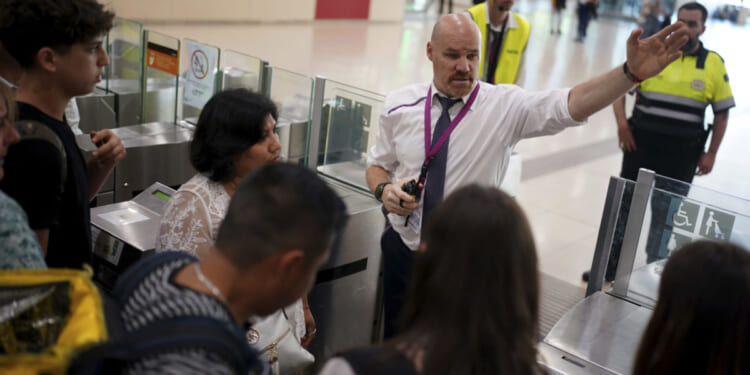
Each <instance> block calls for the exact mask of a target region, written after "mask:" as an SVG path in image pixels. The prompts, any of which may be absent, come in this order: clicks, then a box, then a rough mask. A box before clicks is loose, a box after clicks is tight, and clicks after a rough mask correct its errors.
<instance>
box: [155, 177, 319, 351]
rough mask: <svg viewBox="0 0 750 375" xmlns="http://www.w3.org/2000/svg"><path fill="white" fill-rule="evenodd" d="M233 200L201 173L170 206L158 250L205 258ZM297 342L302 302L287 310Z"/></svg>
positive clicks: (301, 324) (301, 331) (302, 322)
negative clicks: (181, 252) (182, 252)
mask: <svg viewBox="0 0 750 375" xmlns="http://www.w3.org/2000/svg"><path fill="white" fill-rule="evenodd" d="M230 199H231V197H230V196H229V194H227V191H226V190H225V189H224V186H222V185H221V184H220V183H218V182H214V181H211V179H209V178H208V177H206V176H204V175H202V174H200V173H198V174H196V175H195V176H193V177H192V178H191V179H190V180H188V181H187V182H186V183H184V184H182V186H180V189H179V190H177V192H176V193H174V195H173V196H172V198H171V199H170V200H169V203H167V208H166V210H165V211H164V215H163V216H162V217H161V223H160V224H159V236H158V237H157V239H156V251H165V250H181V251H185V252H188V253H190V254H193V255H195V256H196V257H198V258H201V257H203V256H204V255H205V254H206V253H208V251H209V250H210V249H211V246H213V244H214V242H216V235H217V234H218V231H219V225H221V222H222V221H223V220H224V216H225V215H226V212H227V209H228V208H229V201H230ZM285 311H286V313H287V317H288V318H289V323H290V324H291V326H292V327H294V332H295V334H296V336H297V339H300V338H302V337H303V336H304V335H305V332H306V328H305V314H304V311H303V309H302V300H301V299H300V300H297V301H296V302H295V303H294V304H292V305H291V306H289V307H287V308H286V309H285Z"/></svg>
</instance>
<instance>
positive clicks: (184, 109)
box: [177, 39, 221, 124]
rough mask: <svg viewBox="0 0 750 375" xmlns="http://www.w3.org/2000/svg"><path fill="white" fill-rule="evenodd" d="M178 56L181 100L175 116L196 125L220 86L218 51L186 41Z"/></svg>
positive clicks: (192, 41)
mask: <svg viewBox="0 0 750 375" xmlns="http://www.w3.org/2000/svg"><path fill="white" fill-rule="evenodd" d="M182 45H183V47H182V48H183V49H184V51H183V52H184V53H183V54H182V56H181V67H182V73H181V79H180V82H181V83H182V95H181V98H182V101H181V102H180V105H179V106H178V109H177V112H178V117H179V118H181V119H183V120H185V121H187V122H188V123H191V124H197V123H198V116H199V115H200V113H201V110H202V109H203V106H204V105H206V102H208V100H209V99H211V97H212V96H213V95H214V94H215V93H216V91H217V90H218V87H219V59H220V57H221V56H220V51H219V48H218V47H214V46H211V45H208V44H205V43H200V42H196V41H194V40H190V39H185V40H183V42H182Z"/></svg>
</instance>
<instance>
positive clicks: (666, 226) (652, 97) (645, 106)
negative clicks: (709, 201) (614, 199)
mask: <svg viewBox="0 0 750 375" xmlns="http://www.w3.org/2000/svg"><path fill="white" fill-rule="evenodd" d="M707 16H708V11H707V10H706V8H705V7H704V6H703V5H701V4H698V3H696V2H691V3H686V4H683V5H682V6H681V7H680V8H679V11H678V13H677V19H678V20H679V21H680V22H682V23H684V24H685V25H687V27H688V36H689V40H688V42H687V43H685V45H684V46H683V47H682V57H681V58H680V59H677V60H675V61H674V62H672V63H671V64H669V65H668V66H667V67H666V68H665V69H664V70H663V71H661V73H659V74H657V75H655V76H654V77H652V78H649V79H645V80H643V81H642V82H639V83H638V85H637V86H636V101H635V107H634V108H633V114H632V116H631V117H630V119H627V118H626V117H625V97H624V96H623V97H621V98H620V99H618V100H616V101H615V102H614V104H613V109H614V113H615V119H616V121H617V136H618V138H619V146H620V148H621V149H622V151H623V159H622V170H621V171H620V177H623V178H627V179H629V180H635V179H637V177H638V170H639V169H640V168H647V169H650V170H652V171H654V172H656V173H657V174H660V175H662V176H667V177H670V178H672V179H675V180H679V181H683V182H687V183H690V182H692V181H693V176H695V175H696V174H697V175H705V174H708V173H710V172H711V170H712V169H713V166H714V161H715V160H716V153H717V152H718V151H719V145H720V144H721V141H722V138H724V132H725V131H726V128H727V122H728V120H729V109H730V108H732V107H734V106H735V102H734V96H733V95H732V89H731V87H730V85H729V76H728V75H727V70H726V68H725V67H724V60H723V59H722V58H721V56H719V54H717V53H716V52H713V51H709V50H707V49H706V48H704V47H703V43H701V42H700V40H699V38H700V36H701V35H702V34H703V32H704V31H705V30H706V26H705V22H706V18H707ZM639 81H640V80H639ZM709 104H710V105H711V107H712V109H713V112H714V121H713V135H712V136H711V141H710V143H709V146H708V150H705V144H706V140H707V138H708V134H709V132H710V129H709V130H706V129H704V122H705V118H704V117H705V112H706V107H707V106H708V105H709ZM655 187H656V188H658V189H661V190H663V191H669V192H670V193H672V194H674V195H678V196H685V195H687V193H688V190H689V188H690V185H687V184H682V183H672V182H669V180H666V179H657V180H656V186H655ZM624 204H625V203H624ZM626 204H628V205H629V202H627V203H626ZM672 205H673V206H675V207H679V204H677V203H674V202H671V199H665V197H664V194H661V195H659V196H654V199H652V201H651V228H650V230H649V235H648V241H647V243H646V254H647V262H649V263H650V262H654V261H656V260H659V259H663V258H665V257H666V256H667V255H668V253H669V250H668V247H669V246H668V242H669V237H670V234H671V232H672V220H671V218H670V219H669V220H668V218H667V216H669V215H668V213H669V212H670V206H672ZM617 230H618V231H624V227H622V228H620V227H619V226H618V229H617ZM616 237H618V238H619V241H618V242H616V243H613V245H612V246H613V249H614V250H613V253H614V252H617V253H619V249H620V245H621V244H620V243H619V242H621V241H622V238H621V237H620V236H616ZM613 256H614V258H617V254H613ZM615 268H616V264H615V263H613V261H610V266H609V269H608V270H607V275H606V278H607V279H608V280H613V279H614V277H615Z"/></svg>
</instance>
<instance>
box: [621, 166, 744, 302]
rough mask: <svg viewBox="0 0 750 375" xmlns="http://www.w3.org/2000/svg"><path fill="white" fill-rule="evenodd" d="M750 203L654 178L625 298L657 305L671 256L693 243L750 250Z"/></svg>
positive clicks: (691, 186) (697, 187)
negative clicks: (719, 243)
mask: <svg viewBox="0 0 750 375" xmlns="http://www.w3.org/2000/svg"><path fill="white" fill-rule="evenodd" d="M749 215H750V201H748V200H745V199H742V198H739V197H735V196H731V195H728V194H724V193H721V192H718V191H714V190H710V189H707V188H703V187H700V186H695V185H691V184H687V183H684V182H681V181H677V180H673V179H670V178H667V177H663V176H659V175H656V176H655V178H654V188H653V189H652V190H651V192H650V195H649V199H648V204H647V207H646V213H645V215H644V218H643V222H642V224H641V229H640V231H641V232H640V236H639V239H638V245H637V248H636V256H635V260H634V263H633V267H632V272H631V273H630V276H629V279H628V280H627V281H625V280H619V279H618V280H616V281H615V283H619V282H627V283H628V285H627V296H626V297H627V298H628V299H631V300H633V301H635V302H636V303H638V304H641V305H643V306H649V307H652V308H653V307H654V306H655V305H656V300H657V295H658V289H659V281H660V279H661V272H662V270H663V268H664V264H665V263H666V261H667V259H668V258H669V255H670V254H671V253H672V252H673V251H674V250H676V249H678V248H680V247H681V246H683V245H685V244H688V243H690V242H693V241H696V240H715V241H730V242H733V243H736V244H739V245H741V246H744V247H746V248H750V216H749Z"/></svg>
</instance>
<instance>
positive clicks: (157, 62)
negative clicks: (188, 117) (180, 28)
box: [141, 30, 180, 123]
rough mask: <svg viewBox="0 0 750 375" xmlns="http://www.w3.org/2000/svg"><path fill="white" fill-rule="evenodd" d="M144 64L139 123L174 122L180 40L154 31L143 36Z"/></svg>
mask: <svg viewBox="0 0 750 375" xmlns="http://www.w3.org/2000/svg"><path fill="white" fill-rule="evenodd" d="M143 40H144V43H143V47H144V50H145V51H144V53H143V55H144V56H145V64H143V77H142V79H141V92H142V93H143V111H142V115H141V118H142V122H144V123H146V122H155V121H162V122H171V123H175V122H176V121H177V103H178V100H177V98H178V96H177V94H178V87H179V76H178V75H179V68H180V59H179V57H180V40H179V39H177V38H174V37H171V36H168V35H165V34H160V33H157V32H155V31H151V30H146V31H144V33H143Z"/></svg>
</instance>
